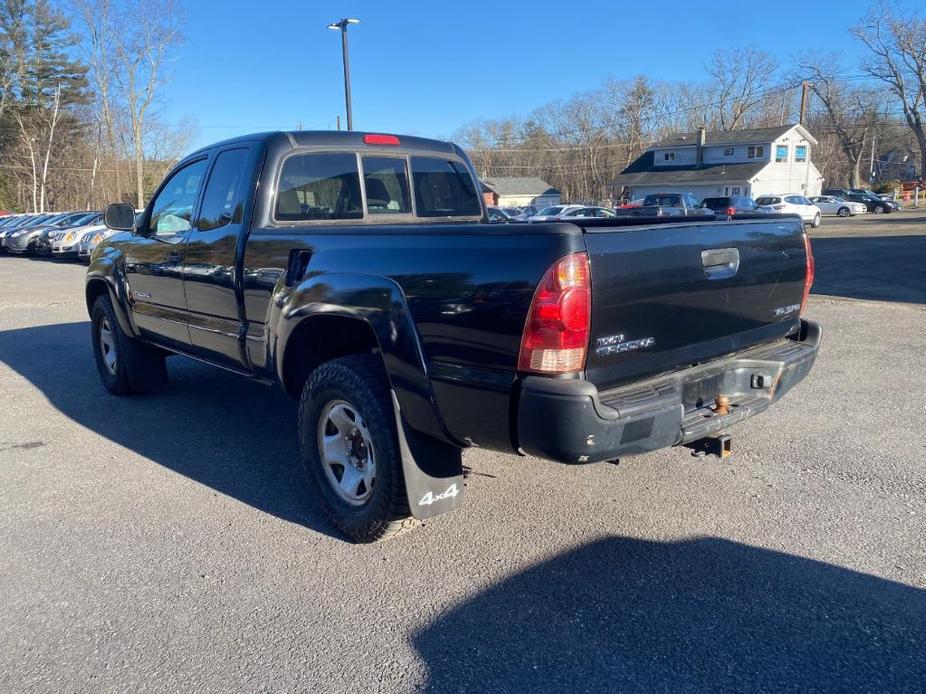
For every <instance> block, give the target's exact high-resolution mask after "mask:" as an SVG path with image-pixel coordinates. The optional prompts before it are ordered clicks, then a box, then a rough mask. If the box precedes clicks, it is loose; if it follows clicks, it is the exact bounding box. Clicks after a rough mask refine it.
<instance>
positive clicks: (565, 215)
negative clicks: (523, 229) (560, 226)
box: [545, 205, 615, 222]
mask: <svg viewBox="0 0 926 694" xmlns="http://www.w3.org/2000/svg"><path fill="white" fill-rule="evenodd" d="M614 216H615V215H614V210H611V209H609V208H607V207H595V206H590V205H589V206H583V205H570V206H569V207H568V208H567V209H565V210H564V211H563V212H561V213H560V214H558V215H552V216H548V217H547V218H546V219H545V221H548V222H560V221H562V222H568V221H572V220H574V219H606V218H608V217H614Z"/></svg>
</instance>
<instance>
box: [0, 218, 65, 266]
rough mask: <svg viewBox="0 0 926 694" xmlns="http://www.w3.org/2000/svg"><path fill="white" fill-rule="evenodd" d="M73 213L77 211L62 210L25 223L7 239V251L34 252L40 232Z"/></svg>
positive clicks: (17, 252) (15, 252)
mask: <svg viewBox="0 0 926 694" xmlns="http://www.w3.org/2000/svg"><path fill="white" fill-rule="evenodd" d="M73 214H75V213H74V212H61V213H58V214H52V215H47V216H45V215H43V216H40V217H39V218H38V219H36V220H33V221H31V222H29V223H27V224H24V225H23V226H21V227H19V228H18V229H15V230H14V231H13V232H12V233H11V234H9V235H8V236H7V237H6V239H5V247H6V249H7V251H8V252H10V253H13V254H16V255H22V254H26V253H32V251H33V250H34V247H35V241H36V239H37V238H38V236H39V234H41V233H42V232H43V231H45V230H47V229H49V228H52V227H53V226H54V225H55V224H57V223H59V222H61V221H62V220H64V219H67V218H68V217H70V216H71V215H73Z"/></svg>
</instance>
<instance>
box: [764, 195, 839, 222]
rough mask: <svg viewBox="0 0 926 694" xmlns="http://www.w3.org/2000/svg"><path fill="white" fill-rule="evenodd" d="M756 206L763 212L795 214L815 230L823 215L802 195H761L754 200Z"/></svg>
mask: <svg viewBox="0 0 926 694" xmlns="http://www.w3.org/2000/svg"><path fill="white" fill-rule="evenodd" d="M756 204H757V205H758V206H759V207H760V208H764V211H765V212H772V213H775V214H796V215H798V216H799V217H800V218H801V220H803V221H804V222H807V223H810V225H811V226H812V227H813V228H814V229H816V228H817V227H818V226H820V220H821V219H822V218H823V213H822V212H821V211H820V208H819V207H817V206H816V205H814V204H813V203H812V202H810V200H808V199H807V198H805V197H804V196H803V195H763V196H761V197H758V198H756Z"/></svg>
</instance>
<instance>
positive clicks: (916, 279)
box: [812, 234, 926, 304]
mask: <svg viewBox="0 0 926 694" xmlns="http://www.w3.org/2000/svg"><path fill="white" fill-rule="evenodd" d="M812 243H813V255H814V259H815V260H816V266H817V267H816V279H815V281H814V286H813V289H812V293H813V294H825V295H829V296H844V297H849V298H852V299H873V300H877V301H901V302H907V303H917V304H926V234H923V235H910V236H842V237H834V236H822V237H817V238H813V239H812Z"/></svg>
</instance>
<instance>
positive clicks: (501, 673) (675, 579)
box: [414, 537, 926, 692]
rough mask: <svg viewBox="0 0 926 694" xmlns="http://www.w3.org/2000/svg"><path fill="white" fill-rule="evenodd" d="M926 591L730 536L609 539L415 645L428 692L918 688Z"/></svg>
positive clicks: (469, 608) (480, 599) (924, 663)
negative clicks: (424, 669) (427, 674)
mask: <svg viewBox="0 0 926 694" xmlns="http://www.w3.org/2000/svg"><path fill="white" fill-rule="evenodd" d="M924 643H926V591H924V590H919V589H917V588H912V587H909V586H906V585H903V584H900V583H896V582H893V581H888V580H884V579H880V578H877V577H874V576H870V575H866V574H861V573H858V572H855V571H851V570H848V569H843V568H840V567H836V566H832V565H829V564H825V563H822V562H818V561H813V560H810V559H803V558H800V557H795V556H791V555H787V554H782V553H780V552H774V551H769V550H766V549H761V548H757V547H750V546H747V545H743V544H739V543H736V542H730V541H727V540H721V539H716V538H700V539H694V540H688V541H682V542H668V543H662V542H648V541H641V540H635V539H630V538H625V537H610V538H605V539H601V540H598V541H595V542H592V543H590V544H587V545H585V546H582V547H580V548H579V549H576V550H574V551H572V552H569V553H567V554H564V555H560V556H556V557H554V558H553V559H550V560H548V561H546V562H544V563H542V564H539V565H537V566H534V567H532V568H530V569H528V570H526V571H524V572H523V573H520V574H518V575H515V576H513V577H511V578H509V579H507V580H505V581H503V582H502V583H501V584H500V585H497V586H495V587H493V588H490V589H489V590H487V591H485V592H483V593H481V594H479V595H477V596H476V597H474V598H472V599H471V600H469V601H467V602H466V603H464V604H462V605H460V606H459V607H457V608H455V609H453V610H452V611H451V612H449V613H447V614H445V615H443V616H441V617H439V618H437V620H436V621H434V622H433V623H431V624H430V625H429V626H428V627H427V628H425V629H424V630H422V631H420V632H419V633H418V634H416V636H415V637H414V644H415V646H416V648H417V650H418V652H419V654H420V655H421V657H422V658H423V660H424V661H425V663H426V664H427V666H428V669H429V672H430V679H429V687H428V689H429V691H436V692H444V691H460V692H482V691H485V692H522V691H525V692H538V691H575V692H586V691H588V692H603V691H628V690H629V691H719V690H720V691H757V690H758V691H783V690H798V691H818V690H848V691H916V690H920V688H921V687H922V685H923V682H924V681H926V651H924V648H923V644H924Z"/></svg>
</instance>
